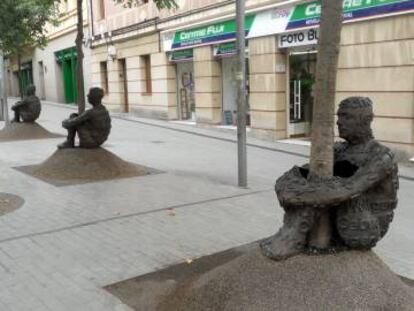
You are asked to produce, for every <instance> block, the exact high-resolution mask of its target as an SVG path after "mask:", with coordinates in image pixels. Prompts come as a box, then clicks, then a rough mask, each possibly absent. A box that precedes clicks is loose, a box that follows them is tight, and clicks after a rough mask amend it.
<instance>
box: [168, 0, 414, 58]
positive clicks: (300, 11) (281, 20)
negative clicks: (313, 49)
mask: <svg viewBox="0 0 414 311" xmlns="http://www.w3.org/2000/svg"><path fill="white" fill-rule="evenodd" d="M412 12H414V0H344V1H343V20H344V21H345V22H352V21H359V20H364V19H372V18H381V17H384V16H391V15H397V14H409V13H412ZM320 14H321V3H320V1H313V2H307V3H302V4H299V5H297V6H294V7H290V8H275V9H272V10H267V11H263V12H259V13H257V14H255V15H248V16H246V19H245V27H246V36H247V38H248V39H250V38H255V37H262V36H270V35H274V34H280V33H286V32H290V31H293V30H296V29H303V28H315V27H317V26H318V25H319V22H320ZM235 39H236V22H235V20H228V21H224V22H219V23H214V24H210V25H205V26H201V27H196V28H190V29H186V30H181V31H176V32H173V33H166V34H164V37H163V41H164V49H165V51H171V50H179V49H186V48H190V47H195V46H200V45H207V44H218V43H223V42H230V41H234V40H235Z"/></svg>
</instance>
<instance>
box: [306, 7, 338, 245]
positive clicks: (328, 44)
mask: <svg viewBox="0 0 414 311" xmlns="http://www.w3.org/2000/svg"><path fill="white" fill-rule="evenodd" d="M341 29H342V0H322V14H321V22H320V36H319V46H318V60H317V65H316V82H315V83H316V84H315V104H314V110H313V125H312V148H311V159H310V177H309V178H310V179H312V178H330V177H332V176H333V164H334V159H333V156H334V153H333V145H334V114H335V90H336V74H337V67H338V56H339V44H340V39H341ZM315 228H316V229H315V230H316V231H315V230H314V231H313V232H312V233H311V240H310V244H311V246H314V247H317V248H326V247H327V246H328V245H329V242H330V239H331V223H330V219H329V211H324V212H322V214H321V216H320V218H319V223H318V225H316V226H315Z"/></svg>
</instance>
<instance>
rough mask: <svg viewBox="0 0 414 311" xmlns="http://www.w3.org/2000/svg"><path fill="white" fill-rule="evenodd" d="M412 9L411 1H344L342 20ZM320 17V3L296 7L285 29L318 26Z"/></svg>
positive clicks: (413, 2)
mask: <svg viewBox="0 0 414 311" xmlns="http://www.w3.org/2000/svg"><path fill="white" fill-rule="evenodd" d="M412 9H414V1H413V0H344V1H343V20H344V21H349V20H354V19H361V18H369V17H379V16H384V15H389V14H392V13H399V12H404V11H409V10H412ZM320 15H321V3H320V1H314V2H310V3H304V4H300V5H297V6H296V7H295V8H294V10H293V12H292V13H291V17H290V19H289V22H288V25H287V27H286V29H287V30H289V29H295V28H302V27H307V26H312V25H318V24H319V21H320Z"/></svg>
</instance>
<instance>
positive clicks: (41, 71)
mask: <svg viewBox="0 0 414 311" xmlns="http://www.w3.org/2000/svg"><path fill="white" fill-rule="evenodd" d="M39 84H40V89H39V97H40V99H42V100H45V99H46V90H45V71H44V66H43V62H42V61H40V62H39Z"/></svg>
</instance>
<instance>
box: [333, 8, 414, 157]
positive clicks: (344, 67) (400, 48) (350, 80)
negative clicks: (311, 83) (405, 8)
mask: <svg viewBox="0 0 414 311" xmlns="http://www.w3.org/2000/svg"><path fill="white" fill-rule="evenodd" d="M338 69H339V70H338V83H337V100H336V102H337V103H338V102H339V101H340V100H342V99H343V98H345V97H348V96H355V95H359V96H367V97H370V98H371V99H372V100H373V102H374V113H375V119H374V123H373V128H374V134H375V136H376V138H377V139H378V140H380V141H382V142H384V143H387V144H389V145H390V146H391V147H394V148H398V149H402V150H406V151H409V152H410V153H411V154H414V18H413V16H412V15H411V16H410V15H404V16H396V17H392V18H384V19H378V20H371V21H366V22H361V23H353V24H347V25H345V26H344V28H343V31H342V40H341V53H340V59H339V65H338Z"/></svg>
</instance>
